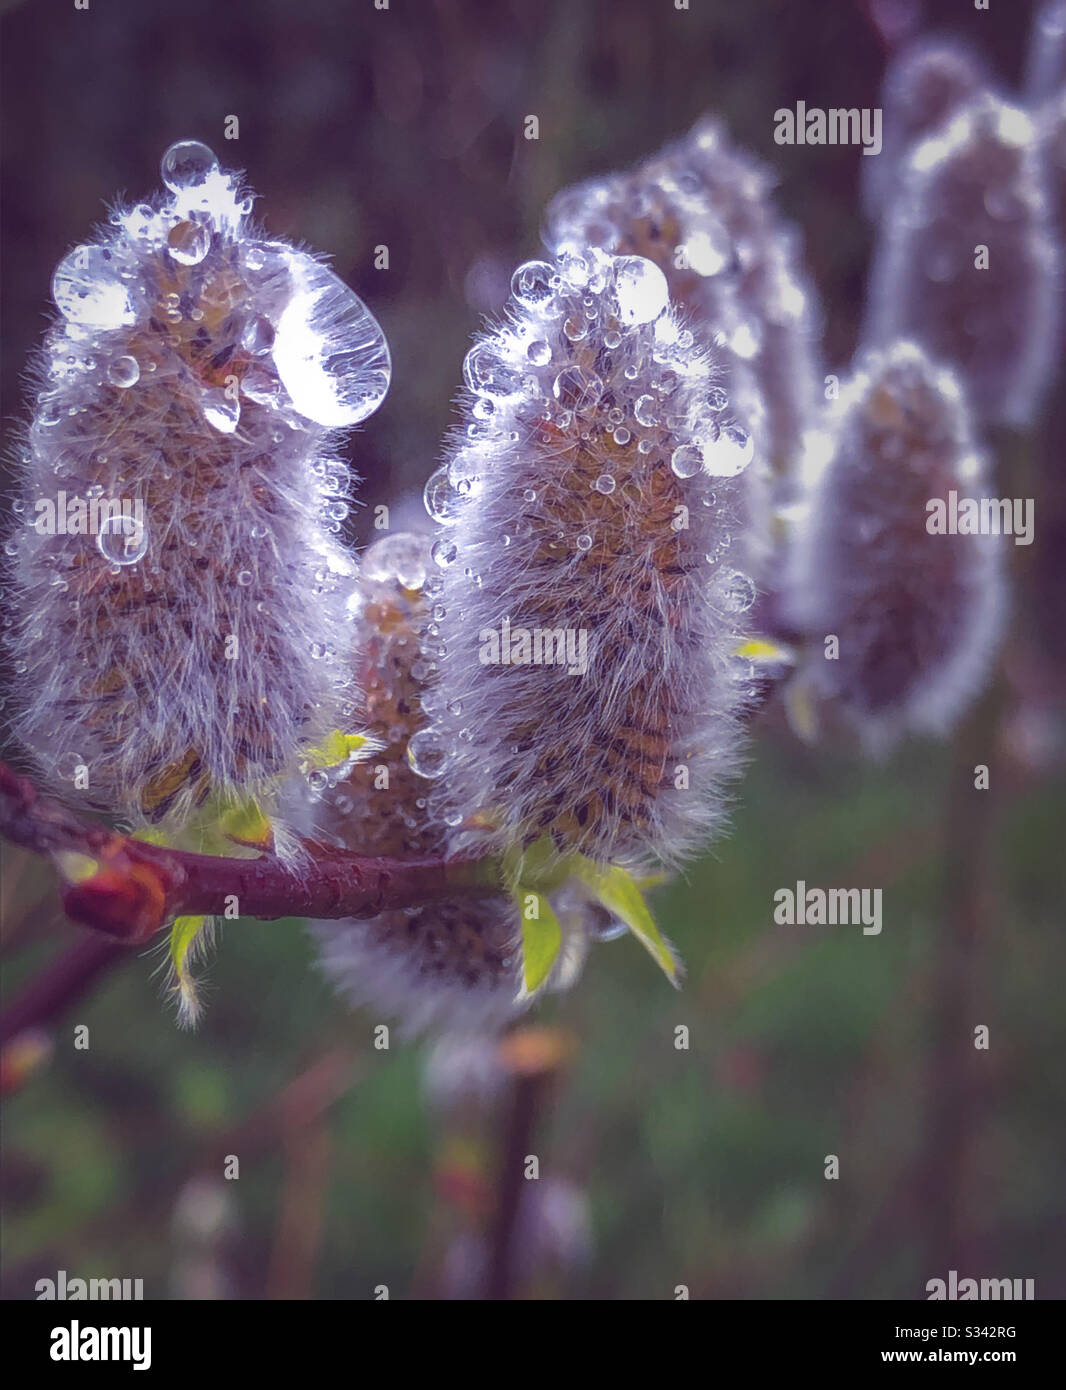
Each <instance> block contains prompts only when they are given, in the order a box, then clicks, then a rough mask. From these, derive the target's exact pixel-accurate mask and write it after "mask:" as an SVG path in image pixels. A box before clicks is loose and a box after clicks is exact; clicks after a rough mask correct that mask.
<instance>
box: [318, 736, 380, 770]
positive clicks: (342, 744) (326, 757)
mask: <svg viewBox="0 0 1066 1390" xmlns="http://www.w3.org/2000/svg"><path fill="white" fill-rule="evenodd" d="M369 742H370V740H369V739H368V738H367V736H366V734H345V733H342V732H341V731H340V729H334V730H333V732H332V733H329V734H327V735H326V737H325V738H324V739H323V740H322V742H321V743H316V744H315V745H314V746H313V747H311V748H308V749H307V750H306V751H305V753H304V760H305V762H306V764H307V767H308V770H309V771H315V770H318V769H326V768H328V769H332V768H336V767H341V766H342V765H343V764H344V763H347V762H357V761H358V758H359V754H360V753H361V752H362V751H363V750H364V749H366V745H367V744H368V743H369ZM368 751H369V750H368Z"/></svg>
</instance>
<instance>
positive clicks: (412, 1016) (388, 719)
mask: <svg viewBox="0 0 1066 1390" xmlns="http://www.w3.org/2000/svg"><path fill="white" fill-rule="evenodd" d="M440 588H441V578H440V573H439V571H438V570H436V567H435V566H434V565H433V562H432V560H431V558H430V541H429V539H428V538H426V537H424V536H414V535H409V534H404V533H395V534H390V535H388V536H385V537H382V538H381V539H380V540H378V541H375V542H374V544H373V545H371V546H370V548H369V549H368V550H367V551H366V554H365V555H364V557H363V563H362V567H361V571H360V577H359V583H358V586H357V589H356V592H355V594H354V595H353V600H352V605H351V606H352V623H353V626H354V629H355V645H356V646H357V648H358V651H359V657H358V660H359V672H358V683H359V685H360V687H361V688H362V689H363V690H364V691H365V696H366V729H367V732H368V733H369V734H370V735H371V736H372V737H374V738H375V739H376V740H378V742H379V743H380V745H381V746H380V749H379V751H378V752H376V753H375V754H374V755H373V757H372V758H371V759H369V760H368V761H366V762H363V763H359V764H357V765H356V766H355V767H354V768H352V770H351V771H350V773H349V774H348V775H347V776H346V777H345V778H344V779H343V780H342V781H340V782H339V783H337V785H336V786H335V787H334V788H332V789H330V790H329V791H328V792H327V793H326V794H325V795H324V796H323V797H322V800H321V802H320V803H319V807H318V829H319V831H321V832H324V833H326V834H328V835H329V836H330V837H331V838H332V839H333V840H335V841H336V842H338V843H339V844H341V845H343V846H345V847H347V848H349V849H357V850H359V851H360V852H361V853H363V854H379V855H391V856H395V857H398V858H405V857H406V858H410V857H412V856H419V855H439V854H442V853H444V851H445V849H446V847H447V838H448V835H449V830H448V827H446V826H444V825H442V824H441V823H440V822H439V820H437V819H436V818H435V817H433V816H432V815H431V813H430V811H429V808H428V805H427V798H428V796H429V784H428V783H427V782H426V780H425V778H424V777H422V776H420V775H419V774H418V773H417V772H416V771H415V770H414V769H413V767H412V766H411V763H410V761H409V759H408V747H409V744H410V740H411V739H412V738H413V737H414V736H416V735H417V734H418V732H419V731H420V730H421V729H422V728H424V726H425V723H426V716H425V714H424V712H423V709H422V698H423V695H424V692H425V690H426V687H427V682H429V681H430V680H432V678H433V672H434V662H433V658H432V654H430V653H426V652H424V643H426V642H432V637H433V634H432V631H431V629H432V628H433V627H434V620H433V614H434V609H435V606H436V605H435V597H436V595H437V594H438V593H439V590H440ZM554 906H555V908H556V909H557V911H558V914H559V918H560V922H561V925H562V928H563V931H564V948H563V951H562V953H561V957H560V960H559V962H558V963H557V965H556V967H555V969H554V970H553V972H552V976H551V978H550V979H549V981H548V987H549V988H553V989H557V988H565V987H567V986H568V985H570V984H571V983H572V982H573V981H574V980H575V979H576V977H577V975H578V974H579V972H580V969H581V965H582V963H583V961H584V956H585V950H586V944H587V932H586V922H588V923H591V922H592V920H593V916H594V914H593V912H592V909H590V908H588V907H586V906H584V905H583V904H581V903H579V902H578V901H577V900H576V899H568V898H566V897H565V895H564V897H563V900H562V901H559V900H556V901H555V903H554ZM311 931H312V935H313V937H314V940H315V942H316V945H317V946H318V950H319V956H320V961H321V965H322V968H323V970H324V972H325V974H326V975H327V976H328V977H329V979H330V980H331V982H332V983H333V984H334V986H335V987H336V989H337V990H338V992H339V993H341V994H342V995H343V996H344V998H345V999H347V1001H348V1002H349V1003H351V1004H355V1005H366V1006H367V1007H368V1008H369V1009H371V1010H373V1011H376V1012H377V1013H378V1014H379V1015H383V1016H384V1017H386V1018H389V1019H390V1020H391V1019H397V1020H398V1021H399V1023H400V1026H401V1030H402V1031H403V1032H404V1033H406V1034H408V1035H410V1034H413V1033H416V1032H419V1031H422V1030H425V1029H434V1030H436V1031H439V1032H446V1033H460V1032H468V1033H469V1032H484V1031H491V1030H493V1029H496V1028H499V1027H501V1026H503V1025H504V1024H506V1023H507V1022H508V1021H509V1020H511V1019H512V1018H514V1017H515V1016H516V1015H517V1014H518V1013H520V1012H521V1011H522V1009H523V1008H525V1007H526V1006H527V1005H528V1003H529V997H528V996H523V997H522V998H521V999H519V997H518V996H519V992H520V989H519V987H520V967H521V941H520V937H521V927H520V922H519V916H518V909H517V908H516V907H515V905H514V904H513V903H512V902H511V900H510V899H509V898H503V897H499V898H475V897H470V896H466V897H463V896H457V897H455V898H454V899H444V900H442V901H437V902H430V903H425V904H423V905H421V906H419V907H414V908H406V909H402V910H396V911H392V912H386V913H383V914H381V915H380V916H378V917H375V918H372V919H370V920H368V921H343V920H342V921H323V922H314V923H312V924H311Z"/></svg>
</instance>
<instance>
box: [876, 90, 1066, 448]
mask: <svg viewBox="0 0 1066 1390" xmlns="http://www.w3.org/2000/svg"><path fill="white" fill-rule="evenodd" d="M1048 201H1049V200H1048V196H1047V190H1046V186H1045V180H1044V173H1043V167H1042V165H1041V162H1040V156H1039V152H1038V149H1037V143H1036V137H1035V131H1034V126H1033V122H1032V120H1031V119H1030V117H1029V116H1028V115H1027V114H1026V113H1025V112H1023V111H1021V110H1020V109H1018V108H1017V107H1014V106H1010V105H1008V104H1007V103H1005V102H1003V101H1000V100H999V99H998V98H997V97H995V96H993V95H992V94H991V93H983V94H982V95H980V96H979V97H977V98H975V99H974V100H973V101H972V102H970V103H969V104H967V105H966V106H963V107H962V108H961V109H960V110H959V111H958V112H957V113H956V114H955V115H954V116H953V117H952V118H951V119H950V120H949V121H948V122H947V123H946V124H945V125H943V126H941V127H939V128H938V129H937V131H936V132H935V133H934V134H932V135H930V136H929V138H928V139H926V140H923V141H922V142H921V143H920V144H919V145H918V146H917V148H916V149H914V150H913V151H912V153H911V154H910V157H909V159H908V161H907V164H906V167H905V169H904V171H903V174H902V177H901V182H900V185H899V190H898V194H897V197H896V198H895V201H894V202H893V205H892V208H891V212H890V215H888V216H887V217H886V219H885V221H884V222H883V223H882V227H881V240H880V244H879V249H878V254H877V258H876V261H875V265H874V271H873V274H872V276H871V284H870V299H869V307H868V315H867V325H866V342H867V345H868V346H870V347H876V346H886V345H887V344H889V343H891V342H893V341H895V340H896V339H898V338H909V339H913V340H914V341H916V342H920V343H921V344H922V346H923V347H925V348H926V349H927V350H928V351H929V352H930V353H931V354H932V355H933V356H934V357H936V358H937V359H938V360H939V361H942V362H945V363H947V364H949V365H950V366H952V367H953V368H955V369H956V370H957V371H958V372H959V374H960V375H961V377H962V379H963V381H964V383H965V387H966V391H967V395H968V398H969V402H970V407H971V409H972V410H973V412H974V415H975V416H976V417H977V418H978V419H980V420H986V421H995V422H999V423H1004V424H1011V425H1023V424H1025V423H1027V422H1028V421H1030V420H1031V419H1032V417H1033V414H1034V412H1035V411H1036V409H1037V407H1038V406H1039V404H1040V400H1041V397H1042V395H1043V392H1044V390H1045V388H1046V386H1047V383H1048V379H1049V374H1050V372H1051V370H1052V368H1053V367H1054V365H1055V360H1056V351H1057V348H1058V344H1059V339H1058V333H1059V313H1058V303H1059V301H1058V296H1057V294H1056V288H1057V285H1058V277H1059V268H1060V266H1059V262H1060V257H1059V252H1058V249H1057V245H1056V240H1055V237H1054V235H1053V231H1052V226H1051V220H1050V210H1049V205H1048Z"/></svg>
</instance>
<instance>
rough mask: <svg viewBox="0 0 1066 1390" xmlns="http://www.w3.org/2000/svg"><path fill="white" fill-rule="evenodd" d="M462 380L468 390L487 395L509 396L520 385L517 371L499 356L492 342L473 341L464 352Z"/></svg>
mask: <svg viewBox="0 0 1066 1390" xmlns="http://www.w3.org/2000/svg"><path fill="white" fill-rule="evenodd" d="M463 380H464V381H465V382H466V385H467V387H468V389H469V390H471V391H474V392H477V393H481V392H484V393H485V394H486V395H489V396H509V395H511V394H512V393H513V392H515V391H517V390H518V388H519V386H520V385H521V377H520V376H519V374H518V372H517V371H516V370H515V369H514V368H513V367H511V366H509V365H508V364H507V363H506V362H504V361H503V360H502V359H501V358H500V354H499V350H498V349H497V347H496V345H495V344H494V343H492V342H483V343H475V344H474V346H473V347H472V348H471V349H470V351H469V352H468V353H467V354H466V357H465V358H464V359H463Z"/></svg>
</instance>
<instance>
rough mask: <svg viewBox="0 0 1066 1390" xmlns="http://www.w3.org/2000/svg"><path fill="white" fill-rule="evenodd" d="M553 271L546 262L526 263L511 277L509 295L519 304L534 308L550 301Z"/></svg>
mask: <svg viewBox="0 0 1066 1390" xmlns="http://www.w3.org/2000/svg"><path fill="white" fill-rule="evenodd" d="M554 274H555V271H554V270H553V269H552V267H551V266H550V265H548V263H547V262H546V261H526V262H525V264H524V265H520V266H519V267H518V269H517V270H516V271H515V273H514V274H513V275H512V276H511V293H512V294H513V295H514V297H515V299H517V300H518V302H519V303H520V304H524V305H526V306H527V307H528V308H536V307H537V306H538V305H541V304H543V303H544V302H545V301H546V300H548V299H551V297H552V295H553V293H554V291H553V289H552V284H551V279H552V276H553V275H554Z"/></svg>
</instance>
